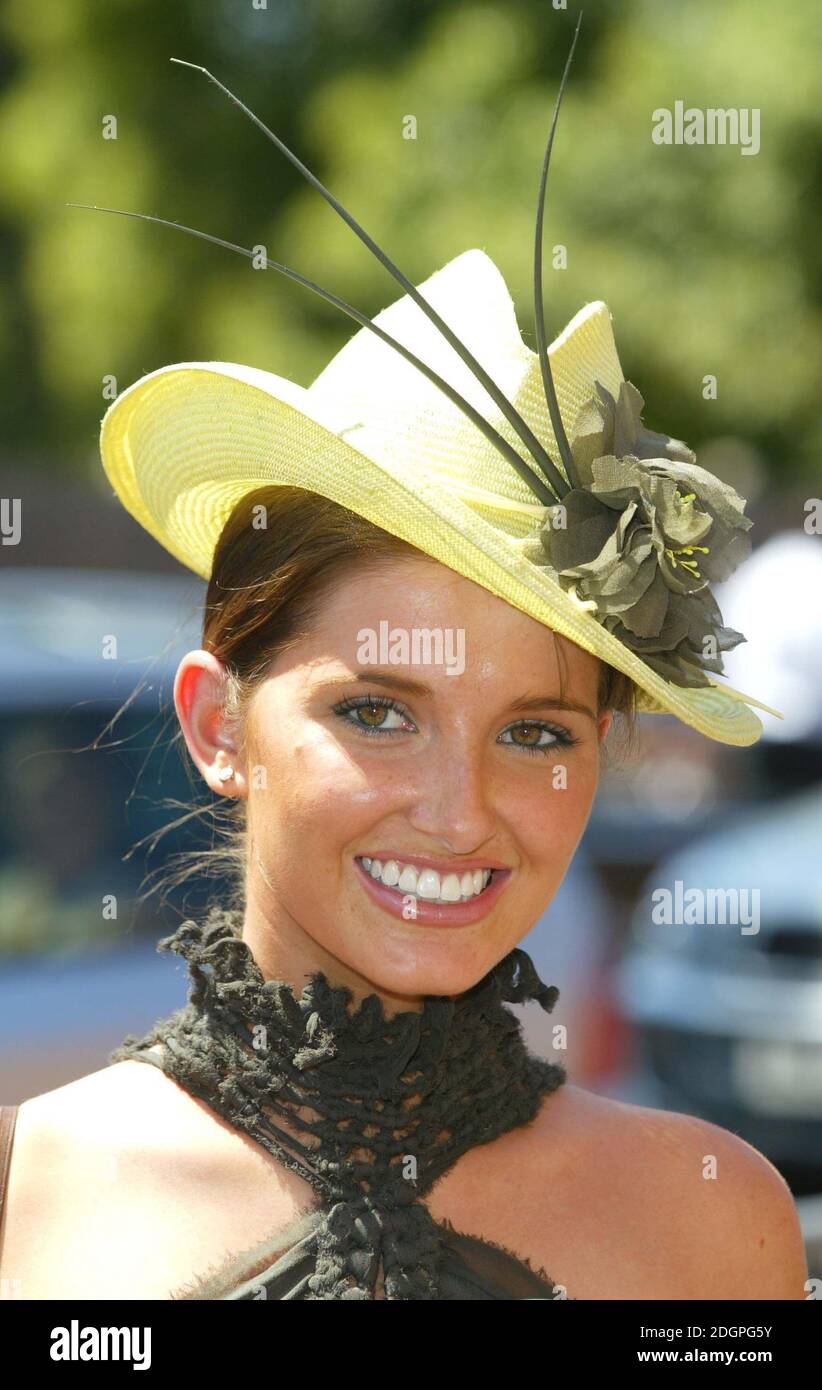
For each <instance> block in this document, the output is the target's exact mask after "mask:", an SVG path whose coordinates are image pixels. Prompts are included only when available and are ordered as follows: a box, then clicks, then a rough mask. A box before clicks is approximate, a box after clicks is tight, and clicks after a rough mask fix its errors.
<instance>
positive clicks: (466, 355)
mask: <svg viewBox="0 0 822 1390" xmlns="http://www.w3.org/2000/svg"><path fill="white" fill-rule="evenodd" d="M170 61H171V62H172V63H177V64H178V65H179V66H180V67H186V68H193V69H194V71H195V72H201V73H203V74H204V75H205V76H206V77H207V78H208V80H209V81H210V82H213V83H214V85H215V87H219V89H220V91H221V92H223V93H224V94H225V96H227V97H228V98H229V100H230V101H232V102H233V103H234V105H235V106H237V107H238V108H239V110H240V111H242V113H243V115H245V116H247V117H248V118H249V120H250V121H253V123H254V125H256V126H257V128H258V129H259V130H261V131H262V132H263V134H264V135H265V137H266V139H268V140H270V141H271V142H272V143H273V144H274V145H276V146H277V149H278V150H280V151H281V152H282V153H283V154H284V155H285V156H286V158H287V159H289V160H290V161H291V163H292V164H293V165H294V168H295V169H297V170H298V171H299V172H300V173H301V174H302V176H303V178H305V179H307V180H308V182H309V183H310V184H311V186H312V187H313V188H315V189H316V190H317V192H318V193H321V194H322V196H323V198H325V200H326V202H327V203H330V205H331V207H332V208H333V209H334V211H335V212H337V213H338V214H339V215H340V217H342V219H343V221H344V222H347V223H348V225H349V227H351V229H352V231H354V232H355V233H356V235H357V236H358V237H359V238H360V240H361V241H362V242H364V243H365V245H366V246H367V247H368V249H369V251H372V252H373V254H374V255H375V256H376V257H377V260H378V261H380V263H381V264H382V265H383V266H385V268H386V270H388V271H389V272H390V274H391V275H393V277H394V279H395V280H396V281H398V283H399V284H400V285H402V287H403V289H404V290H405V291H406V293H407V294H408V295H410V297H411V298H412V299H413V301H414V303H415V304H417V305H418V306H419V308H420V309H422V311H423V313H424V314H425V315H426V316H427V318H429V319H430V320H431V322H432V323H433V324H434V326H435V328H437V329H438V331H439V332H440V333H441V334H442V335H443V337H444V338H445V339H446V341H447V342H448V343H450V345H451V347H452V348H453V349H454V350H455V352H457V353H459V355H460V357H461V358H462V360H463V362H465V364H466V366H467V367H468V368H469V369H470V371H472V372H473V374H474V376H475V377H476V378H477V380H478V381H479V382H480V383H481V385H482V386H484V388H485V390H486V391H487V392H488V394H489V396H491V398H492V400H493V401H494V403H495V404H496V405H497V407H498V408H499V410H500V411H501V412H502V414H503V415H504V416H505V418H506V420H507V421H508V423H509V424H510V425H511V426H512V428H513V429H514V430H515V431H516V433H517V434H518V435H519V437H520V439H521V440H522V441H523V443H524V444H525V446H526V447H527V449H528V450H529V452H530V453H531V454H532V456H533V457H534V459H535V460H536V462H537V463H538V464H539V466H540V468H541V469H542V471H543V473H544V474H545V476H546V478H547V479H548V482H549V483H550V484H551V487H552V488H553V490H554V492H555V493H556V495H557V497H561V496H563V494H564V493H565V492H566V491H567V486H566V483H565V479H564V478H563V477H562V474H561V473H560V472H559V471H558V470H557V468H556V465H555V464H554V462H553V461H552V459H551V458H550V457H549V455H548V453H547V452H546V450H545V448H544V446H543V445H542V444H541V443H540V442H539V440H538V439H537V437H536V435H535V434H534V433H533V431H532V430H531V429H530V428H529V426H528V425H527V423H526V422H525V420H523V418H522V416H521V415H520V414H519V412H518V411H517V410H516V409H515V408H514V406H513V405H512V404H511V402H510V401H509V400H508V398H507V397H506V396H505V395H504V393H503V392H502V391H501V390H500V388H499V387H498V386H497V384H496V382H495V381H493V379H492V378H491V377H490V376H489V375H488V373H487V372H486V370H485V368H484V367H483V366H482V365H481V364H480V363H479V362H478V361H477V359H476V358H475V357H474V355H473V354H472V353H471V352H469V350H468V348H467V347H466V346H465V344H464V343H462V342H460V340H459V338H458V337H457V335H456V334H455V333H454V331H453V330H452V329H451V328H449V326H448V324H447V323H446V322H445V321H444V319H442V318H441V317H440V315H439V314H438V313H437V311H436V310H435V309H434V308H433V307H432V305H430V304H429V303H428V301H427V300H426V299H425V298H424V297H423V296H422V295H421V294H420V292H419V290H418V289H417V287H416V285H414V284H412V282H411V281H410V280H409V279H408V277H407V275H404V274H403V272H402V271H401V270H400V268H399V266H398V265H396V264H395V263H394V261H392V260H391V259H390V257H389V256H387V255H386V253H385V252H384V251H383V250H382V248H381V247H380V246H378V245H377V243H376V242H375V241H374V239H373V237H371V236H369V234H368V232H366V231H365V229H364V227H361V226H360V224H359V222H358V221H357V220H356V218H355V217H353V216H352V214H351V213H350V212H349V211H348V210H347V208H345V207H343V205H342V203H340V202H339V200H338V199H337V198H335V197H334V194H333V193H331V192H330V191H329V190H328V189H327V188H326V187H325V185H324V184H323V183H321V182H320V180H319V179H318V178H317V176H316V175H315V174H313V173H312V172H311V170H310V169H309V168H307V166H306V165H305V164H303V162H302V160H301V159H298V157H297V156H296V155H295V154H294V153H293V151H292V150H290V149H289V148H288V146H287V145H286V144H284V142H283V141H282V140H281V139H280V138H279V136H278V135H275V134H274V132H273V130H270V129H269V127H268V126H267V125H265V124H264V122H263V121H261V120H260V118H259V116H255V114H254V112H253V111H251V110H250V109H249V107H247V106H246V105H245V103H244V102H242V101H241V100H240V98H239V97H237V96H235V95H234V93H233V92H231V91H229V89H228V87H226V86H225V85H224V84H223V83H222V82H220V81H219V79H218V78H216V77H215V76H214V74H213V73H211V72H209V70H208V68H204V67H202V66H201V65H200V64H198V63H187V62H186V61H185V59H183V58H172V59H171V60H170Z"/></svg>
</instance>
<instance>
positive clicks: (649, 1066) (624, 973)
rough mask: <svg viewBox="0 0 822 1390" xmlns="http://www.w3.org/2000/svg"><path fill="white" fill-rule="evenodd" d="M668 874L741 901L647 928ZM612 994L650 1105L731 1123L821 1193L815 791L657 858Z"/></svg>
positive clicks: (820, 874) (820, 919)
mask: <svg viewBox="0 0 822 1390" xmlns="http://www.w3.org/2000/svg"><path fill="white" fill-rule="evenodd" d="M677 883H679V884H680V885H682V888H681V889H680V894H682V893H684V892H685V891H686V890H688V889H697V890H701V891H702V892H703V893H705V894H707V893H708V890H719V894H718V898H717V901H718V902H719V901H721V895H724V896H725V897H726V898H727V890H728V889H733V890H734V891H736V890H742V889H747V890H748V899H747V902H746V900H745V898H744V897H742V898H740V899H738V903H739V905H740V908H741V910H740V911H739V913H738V919H739V920H738V921H737V922H736V923H735V922H734V921H733V920H726V921H725V922H722V920H721V916H722V912H721V909H718V910H715V912H714V919H715V920H714V922H713V923H712V924H711V923H710V922H700V923H697V924H694V925H684V924H682V923H680V924H664V923H659V924H657V923H656V922H654V921H653V920H652V917H653V913H654V904H655V903H656V904H660V903H661V902H662V899H661V896H660V890H665V889H667V890H668V891H669V892H672V893H674V892H675V890H676V884H677ZM754 890H758V911H757V913H754V911H753V907H754V903H755V899H754V897H753V892H754ZM654 895H656V896H655V897H654ZM656 914H657V916H659V915H660V907H659V906H657V907H656ZM681 915H683V916H687V914H681ZM724 915H725V916H726V919H731V918H732V911H728V910H726V912H725V914H724ZM757 916H758V930H754V929H753V927H754V925H755V924H756V918H757ZM746 924H747V925H746ZM618 992H619V997H620V999H621V1003H622V1007H623V1009H624V1010H625V1012H626V1014H627V1016H628V1017H629V1019H630V1020H631V1021H632V1022H633V1023H634V1025H635V1027H636V1030H637V1032H636V1041H637V1046H638V1060H639V1063H640V1067H641V1069H642V1071H641V1074H642V1075H643V1076H644V1079H645V1080H646V1081H647V1082H650V1089H649V1095H650V1097H651V1101H650V1103H658V1104H662V1105H664V1106H667V1107H668V1108H670V1109H675V1110H682V1111H687V1112H689V1113H693V1114H698V1115H702V1116H703V1117H705V1118H706V1119H709V1120H712V1121H714V1122H715V1123H717V1124H720V1125H722V1126H723V1127H724V1128H726V1129H730V1130H733V1131H735V1132H736V1133H738V1134H740V1135H741V1136H742V1138H744V1139H747V1140H748V1142H749V1143H751V1144H753V1145H754V1146H755V1147H756V1148H758V1149H760V1150H761V1151H762V1152H763V1153H765V1154H766V1155H767V1156H768V1158H770V1160H771V1161H772V1162H773V1163H774V1164H775V1165H776V1166H777V1167H778V1168H780V1169H781V1171H782V1172H783V1173H784V1174H785V1176H786V1177H788V1178H789V1180H790V1181H792V1182H793V1183H794V1184H795V1186H796V1188H798V1189H800V1190H808V1191H813V1190H816V1191H818V1190H819V1189H820V1187H822V788H820V787H814V788H812V789H810V790H807V791H804V792H802V793H801V794H800V795H797V796H793V797H790V798H788V799H786V800H785V801H783V802H781V803H779V804H776V805H773V806H770V807H767V808H766V809H762V810H759V811H757V812H750V813H747V814H744V815H740V816H738V817H737V818H735V819H734V820H733V821H731V822H730V823H729V824H728V825H727V826H726V827H725V828H724V829H723V830H717V831H714V833H712V834H711V835H710V836H707V837H705V838H703V839H699V840H695V841H691V842H690V843H689V844H688V845H687V846H686V847H685V848H684V849H683V850H682V851H681V852H680V853H677V854H673V855H671V856H669V857H668V858H666V859H665V860H663V861H662V862H661V863H660V864H659V865H657V867H656V868H655V869H654V870H653V872H652V874H651V876H650V878H649V879H648V880H647V882H646V885H645V889H644V891H643V892H642V893H641V894H640V896H639V899H638V904H637V907H636V910H635V913H634V918H633V922H632V926H631V930H630V934H629V940H628V942H627V945H626V949H625V952H624V954H623V957H622V960H621V962H620V966H619V971H618Z"/></svg>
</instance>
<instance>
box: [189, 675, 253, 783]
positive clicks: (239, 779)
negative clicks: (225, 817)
mask: <svg viewBox="0 0 822 1390" xmlns="http://www.w3.org/2000/svg"><path fill="white" fill-rule="evenodd" d="M224 701H225V666H224V665H223V663H222V662H221V661H220V660H219V658H218V657H216V656H214V655H213V654H212V653H211V652H207V651H203V650H199V649H198V650H197V651H192V652H187V653H186V655H185V656H184V657H183V659H182V661H181V662H180V665H179V666H178V667H177V675H176V676H175V678H174V705H175V708H176V710H177V718H178V719H179V721H180V727H181V729H182V731H183V737H184V738H185V741H186V745H187V747H188V751H189V753H190V754H191V757H192V759H193V760H194V762H195V763H196V765H197V767H198V768H199V770H200V772H201V773H202V775H203V777H204V778H205V780H206V782H207V783H208V785H209V787H210V788H211V790H212V791H213V792H217V793H219V794H220V795H222V796H225V795H227V794H228V795H233V796H245V795H246V794H247V785H246V780H245V773H244V768H243V766H242V762H241V759H240V754H239V749H238V748H237V745H236V742H235V741H234V739H233V738H232V737H231V735H230V734H229V733H228V731H227V729H226V728H225V719H224ZM228 766H231V767H232V768H233V769H234V776H233V777H232V778H230V779H229V780H228V781H227V782H221V781H220V777H219V773H220V770H221V769H222V768H225V767H228Z"/></svg>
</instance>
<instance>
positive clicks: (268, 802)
mask: <svg viewBox="0 0 822 1390" xmlns="http://www.w3.org/2000/svg"><path fill="white" fill-rule="evenodd" d="M381 625H382V626H381ZM422 630H425V631H427V632H428V633H431V632H436V631H437V630H439V631H440V632H441V633H442V634H443V636H444V639H445V640H444V645H443V648H442V652H440V651H439V650H437V649H436V648H434V647H426V644H425V638H424V637H420V634H421V632H422ZM369 634H373V635H374V637H373V641H369ZM415 634H416V636H415ZM381 635H382V649H381V648H380V638H381ZM463 643H464V646H463V645H462V644H463ZM560 650H561V655H560ZM392 654H393V656H394V658H395V659H396V657H397V656H399V657H400V658H401V661H400V664H394V661H392V660H391V656H392ZM443 658H444V659H443ZM463 666H464V669H460V668H461V667H463ZM220 669H221V667H220V663H219V662H218V661H217V660H216V658H215V657H213V656H211V655H210V654H209V653H206V652H199V653H197V652H194V653H189V655H188V656H187V657H186V658H185V659H184V661H183V663H181V667H180V671H179V672H178V677H177V684H176V686H175V698H176V700H177V707H178V713H179V714H180V718H181V722H182V724H183V728H184V731H185V733H186V739H187V742H188V745H189V748H190V749H191V751H192V754H193V755H194V757H195V760H196V761H197V762H198V764H199V765H200V767H201V770H202V771H203V773H204V775H205V776H206V777H207V779H208V781H209V783H210V784H211V785H212V786H213V787H214V789H215V790H220V789H224V788H225V784H224V783H221V782H220V781H219V780H218V779H217V772H218V770H219V766H220V765H221V764H220V762H219V761H218V759H217V752H218V751H219V750H222V751H220V758H221V759H222V764H223V765H224V763H225V761H226V756H225V751H224V750H225V749H226V747H227V745H226V743H225V741H222V742H220V740H219V738H218V736H217V733H216V728H215V719H216V711H217V709H218V705H217V703H216V697H217V693H218V678H219V673H220ZM600 674H601V666H600V663H599V661H598V660H597V659H596V658H595V657H593V656H591V655H589V654H588V653H587V652H584V651H582V650H581V649H580V648H579V647H576V646H574V645H573V644H571V643H569V642H565V641H563V639H561V638H557V637H555V635H554V634H553V633H552V632H550V631H549V630H548V629H547V628H546V627H544V626H543V625H542V624H540V623H538V622H536V621H535V620H534V619H532V618H530V617H528V616H527V615H526V614H524V613H520V612H519V611H518V610H516V609H514V608H512V607H511V606H510V605H508V604H507V603H505V602H504V601H503V600H501V599H499V598H497V597H496V596H494V595H493V594H490V593H488V592H487V591H486V590H485V589H483V588H481V587H480V586H478V585H476V584H474V583H472V582H471V581H469V580H467V579H464V578H462V577H461V576H460V575H457V574H455V573H454V572H453V571H451V570H449V569H447V568H445V567H444V566H442V565H440V564H438V563H436V562H435V561H433V560H429V559H427V558H424V557H420V558H419V559H416V558H407V559H406V558H402V557H400V558H397V559H395V560H392V561H389V562H387V563H386V564H385V565H383V566H382V568H381V569H380V570H379V571H377V572H364V571H357V572H354V573H351V574H349V575H348V576H347V577H345V578H343V579H340V580H339V581H338V582H337V583H336V584H335V585H334V586H333V588H332V589H330V590H328V591H326V594H325V597H324V598H323V599H322V600H321V601H320V603H319V605H318V609H317V613H316V615H315V618H314V621H313V624H312V627H311V631H310V633H309V635H307V636H306V637H303V638H301V639H300V640H299V641H298V642H297V643H296V644H295V645H294V646H293V647H291V648H290V649H289V650H287V651H285V652H282V653H281V654H280V655H279V656H278V657H277V658H276V660H275V661H274V662H273V664H272V665H271V667H270V669H269V672H268V674H267V677H266V679H265V680H264V681H263V683H262V684H261V685H260V686H259V687H258V688H257V690H256V692H255V694H254V696H253V698H252V701H251V704H250V707H249V710H248V718H247V724H246V730H245V746H244V748H243V750H242V752H240V751H238V750H236V749H235V750H231V751H229V754H228V761H229V762H230V763H231V765H232V766H233V767H234V769H235V774H236V776H235V780H234V781H233V782H232V783H230V784H229V786H230V787H231V788H233V789H234V791H235V792H236V794H237V795H241V796H246V797H247V799H248V828H249V844H250V853H249V865H248V878H247V892H246V898H247V909H246V922H245V927H244V937H245V939H246V940H248V942H249V945H250V946H251V948H252V950H253V952H254V955H255V958H256V959H257V961H258V964H260V967H261V969H263V971H264V973H266V974H267V975H273V976H276V977H277V978H285V979H288V980H289V981H296V982H297V983H300V984H301V983H302V981H303V979H304V976H305V974H306V973H308V972H309V971H311V970H315V969H322V970H324V971H325V972H326V973H327V974H328V976H329V978H331V979H332V980H334V981H335V982H336V981H339V982H342V983H346V984H348V985H349V986H350V987H352V989H353V991H354V995H355V998H356V997H361V995H362V994H365V993H370V992H372V991H374V990H376V991H377V992H378V993H380V994H381V995H382V996H383V998H384V1000H385V1001H386V1004H387V1005H388V1007H389V1010H390V1009H391V1008H392V1006H393V1005H396V1007H403V1008H413V1007H415V1006H416V1005H417V1003H418V1001H419V998H420V996H422V995H423V994H429V993H430V994H444V995H452V994H456V993H460V992H462V991H463V990H465V989H468V988H469V987H470V986H471V985H473V984H474V983H475V982H476V981H477V980H479V979H480V978H481V977H482V976H483V975H484V974H486V972H487V971H488V970H490V969H491V968H492V967H493V966H494V965H495V964H496V963H497V962H498V961H499V960H500V959H501V958H502V957H503V956H504V955H506V954H507V953H508V952H509V951H510V950H511V949H512V947H513V946H515V945H516V944H517V942H518V941H519V940H520V939H521V938H522V937H523V936H524V935H525V934H526V933H527V932H528V931H529V930H530V928H531V927H532V926H533V924H534V922H535V921H536V920H537V918H538V917H539V916H540V914H541V913H542V911H543V910H544V908H545V907H546V905H547V904H548V903H549V902H550V900H551V899H552V898H553V896H554V894H555V892H556V890H557V888H558V886H559V884H560V882H561V880H562V877H563V875H564V874H565V871H566V869H567V868H568V865H569V863H570V861H571V858H572V856H573V854H574V850H575V849H576V846H577V844H578V842H579V839H580V837H581V835H582V832H583V830H584V828H585V824H586V821H587V819H588V815H589V812H590V809H591V804H592V801H593V797H594V793H595V790H596V784H597V776H598V769H599V756H600V743H601V739H602V737H603V736H604V734H605V731H606V729H607V726H608V722H609V718H610V716H609V715H608V714H607V713H606V714H600V713H599V712H598V708H597V694H598V687H599V680H600ZM489 870H490V874H489V872H488V871H489Z"/></svg>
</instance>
